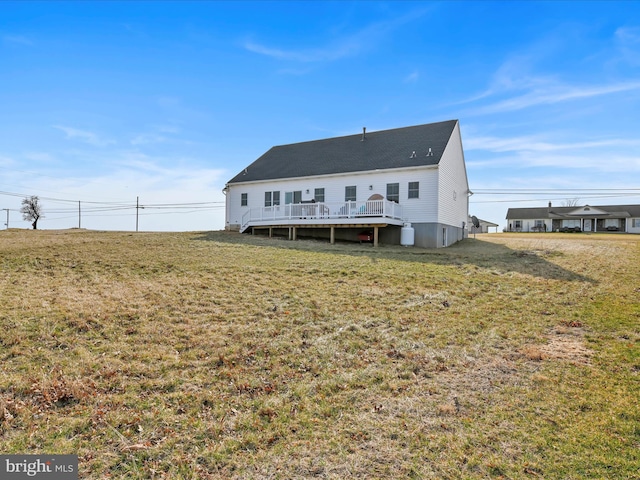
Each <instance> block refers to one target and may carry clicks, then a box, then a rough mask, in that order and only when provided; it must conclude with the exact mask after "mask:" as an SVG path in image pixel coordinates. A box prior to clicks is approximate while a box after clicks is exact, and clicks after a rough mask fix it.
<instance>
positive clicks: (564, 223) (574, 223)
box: [562, 220, 580, 228]
mask: <svg viewBox="0 0 640 480" xmlns="http://www.w3.org/2000/svg"><path fill="white" fill-rule="evenodd" d="M562 226H563V227H569V228H576V227H580V220H563V221H562Z"/></svg>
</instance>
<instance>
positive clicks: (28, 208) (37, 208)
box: [20, 195, 44, 230]
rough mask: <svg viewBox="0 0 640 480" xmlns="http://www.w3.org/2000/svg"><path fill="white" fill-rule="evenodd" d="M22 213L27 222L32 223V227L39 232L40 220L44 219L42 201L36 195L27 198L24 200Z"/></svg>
mask: <svg viewBox="0 0 640 480" xmlns="http://www.w3.org/2000/svg"><path fill="white" fill-rule="evenodd" d="M20 212H21V213H22V218H23V219H24V220H26V221H27V222H32V223H31V226H32V227H33V229H34V230H37V228H38V220H40V219H41V218H42V217H44V215H43V214H42V204H41V203H40V199H39V198H38V197H37V196H35V195H32V196H31V197H27V198H25V199H24V200H22V207H21V208H20Z"/></svg>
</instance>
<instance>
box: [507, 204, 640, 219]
mask: <svg viewBox="0 0 640 480" xmlns="http://www.w3.org/2000/svg"><path fill="white" fill-rule="evenodd" d="M581 207H582V206H575V207H539V208H538V207H534V208H510V209H509V210H507V217H506V218H507V219H509V218H511V219H515V220H542V219H543V218H575V216H569V215H568V214H569V213H570V212H573V211H574V210H577V209H578V208H581ZM590 207H591V208H597V209H599V210H603V211H605V212H607V213H608V214H609V215H610V216H611V217H616V218H622V217H640V205H590ZM584 216H585V217H586V216H588V215H584ZM596 216H599V215H596Z"/></svg>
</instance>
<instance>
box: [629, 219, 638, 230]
mask: <svg viewBox="0 0 640 480" xmlns="http://www.w3.org/2000/svg"><path fill="white" fill-rule="evenodd" d="M631 223H632V224H633V228H640V218H634V219H633V220H631Z"/></svg>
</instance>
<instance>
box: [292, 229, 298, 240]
mask: <svg viewBox="0 0 640 480" xmlns="http://www.w3.org/2000/svg"><path fill="white" fill-rule="evenodd" d="M297 230H298V229H297V228H296V227H293V238H292V240H296V239H297V238H296V236H297Z"/></svg>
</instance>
